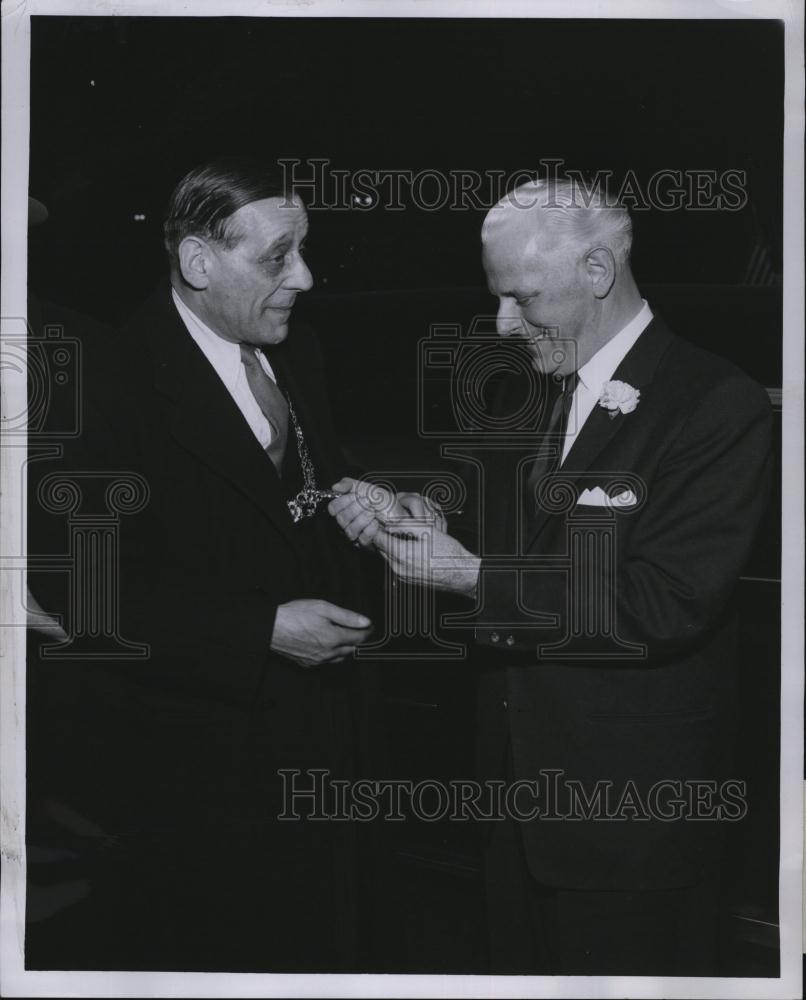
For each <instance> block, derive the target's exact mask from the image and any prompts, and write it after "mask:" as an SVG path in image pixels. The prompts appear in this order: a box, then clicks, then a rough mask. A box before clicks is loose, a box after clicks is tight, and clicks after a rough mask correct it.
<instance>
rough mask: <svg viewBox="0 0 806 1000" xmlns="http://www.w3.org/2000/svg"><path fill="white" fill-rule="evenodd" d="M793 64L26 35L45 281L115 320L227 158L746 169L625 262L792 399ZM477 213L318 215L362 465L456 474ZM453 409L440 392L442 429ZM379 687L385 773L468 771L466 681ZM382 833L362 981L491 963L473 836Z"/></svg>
mask: <svg viewBox="0 0 806 1000" xmlns="http://www.w3.org/2000/svg"><path fill="white" fill-rule="evenodd" d="M783 65H784V63H783V26H782V25H781V24H780V23H778V22H773V21H751V20H744V21H730V22H729V21H724V20H721V21H613V20H610V21H585V20H574V21H550V20H486V19H484V20H436V19H422V20H421V19H410V20H391V19H389V20H384V19H348V18H345V19H310V18H301V19H280V18H265V19H251V18H215V19H203V18H147V17H141V18H131V17H98V18H94V17H41V16H39V17H33V18H32V53H31V163H30V192H31V194H32V195H34V196H35V197H36V198H38V199H40V200H41V201H43V202H44V203H45V204H46V205H47V207H48V209H49V212H50V218H49V220H48V222H47V224H46V225H44V226H40V227H38V228H37V229H35V230H34V231H33V232H32V234H31V241H30V254H29V261H30V271H29V280H30V286H31V289H32V290H33V291H35V292H36V293H37V294H38V295H39V296H41V297H43V298H44V299H47V300H50V301H52V302H56V303H59V304H61V305H63V306H67V307H70V309H71V310H75V311H77V312H78V313H82V314H86V315H88V316H91V317H93V318H95V319H98V320H101V321H103V322H108V323H112V324H116V323H118V322H120V321H123V320H124V319H125V318H126V317H127V316H128V315H129V314H130V313H131V312H132V311H133V309H134V308H135V306H137V305H138V304H139V303H140V302H141V301H142V300H144V299H145V298H146V297H147V295H148V293H149V292H150V291H151V288H152V287H153V285H154V284H155V283H156V282H157V280H158V279H159V277H160V276H161V274H162V273H163V272H164V269H165V265H164V261H163V254H162V248H161V222H162V216H163V211H164V207H165V205H166V202H167V199H168V196H169V194H170V191H171V189H172V188H173V186H174V185H175V183H176V182H177V180H178V179H179V178H180V177H181V176H182V174H183V173H184V172H185V171H186V170H187V169H189V168H190V167H191V166H193V165H195V164H196V163H198V162H200V161H202V160H205V159H208V158H211V157H213V156H216V155H219V154H229V153H236V152H237V153H250V154H257V155H261V156H265V157H267V158H270V159H280V158H291V157H297V158H300V159H303V160H305V159H311V158H324V159H327V160H329V161H330V167H331V168H332V169H345V170H358V169H369V170H388V169H410V170H413V171H417V170H419V169H426V168H427V169H441V170H445V171H448V170H457V169H464V170H470V169H474V170H478V171H491V170H503V171H506V172H507V173H511V172H514V171H516V170H527V171H533V172H534V171H537V170H538V168H539V167H540V160H541V159H547V158H561V159H563V160H564V161H565V163H566V165H567V166H568V167H572V168H578V169H581V170H586V171H596V170H603V169H609V170H612V171H613V172H614V175H615V178H616V182H618V179H619V177H622V176H623V175H624V173H625V171H628V170H631V171H634V173H635V175H636V176H637V178H638V179H639V181H641V182H643V183H644V184H645V183H646V181H647V180H648V178H649V177H650V176H651V175H652V173H654V172H655V171H657V170H660V169H681V170H684V171H685V170H695V169H710V170H716V171H717V172H721V171H723V170H727V169H731V170H743V171H745V172H746V175H747V193H748V203H747V205H746V207H745V208H743V209H742V210H741V211H739V212H726V211H699V212H698V211H689V210H681V211H672V212H659V211H655V210H650V211H640V212H635V213H634V215H633V221H634V226H635V245H634V265H635V272H636V277H637V278H638V281H639V284H640V286H641V288H642V290H643V292H644V294H645V295H646V296H647V298H648V299H649V301H650V304H651V305H652V306H653V308H654V309H655V310H656V311H659V312H660V313H661V314H662V315H663V316H664V318H665V319H667V321H669V322H670V324H671V325H672V326H673V327H674V328H675V329H676V330H677V331H678V332H679V333H681V334H683V335H684V336H688V337H690V338H691V339H693V340H696V341H697V342H699V343H701V344H703V345H704V346H706V347H709V348H710V349H713V350H715V351H717V352H718V353H721V354H723V355H724V356H726V357H729V358H731V359H732V360H734V361H735V362H736V363H738V364H740V365H741V366H742V367H744V368H745V369H746V370H747V371H748V372H749V373H750V374H751V375H752V376H754V377H755V378H756V379H758V381H760V382H761V383H762V384H764V385H765V386H767V387H768V388H769V389H770V390H771V391H772V392H771V395H772V397H773V400H774V402H775V401H776V400H779V398H780V397H779V395H778V396H776V393H775V390H776V389H779V388H780V384H781V340H782V327H781V286H780V274H781V270H782V264H781V260H782V254H781V229H782V227H781V218H782V180H781V178H782V167H783V161H782V146H783ZM135 215H144V216H145V219H144V220H136V219H135V218H134V217H135ZM482 215H483V213H482V212H481V211H477V210H466V211H449V210H447V209H446V210H441V211H435V212H425V211H422V210H419V209H417V207H416V206H413V205H412V204H408V205H407V207H406V210H405V211H403V212H384V211H383V210H382V209H380V208H374V209H372V210H370V211H358V210H350V211H345V212H326V211H313V212H312V213H311V216H312V217H311V240H310V243H311V256H310V262H311V267H312V271H313V273H314V278H315V281H316V286H315V288H314V290H313V291H312V292H311V293H309V295H307V296H303V297H302V298H301V299H300V300H299V302H298V304H297V307H296V315H297V316H302V317H304V318H307V319H309V320H311V321H313V322H314V323H315V325H316V327H317V329H318V331H319V333H320V336H321V339H322V343H323V348H324V352H325V356H326V359H327V361H328V363H329V366H330V369H331V385H332V391H333V397H334V402H335V404H336V417H337V422H338V424H339V429H340V431H341V432H342V435H343V437H344V439H345V441H346V444H347V446H348V448H349V449H350V450H351V452H352V454H353V455H354V456H355V457H356V458H357V459H358V460H360V461H361V462H363V464H364V465H365V466H368V467H370V468H373V469H376V470H380V471H384V470H390V469H391V470H394V469H399V468H410V467H413V468H419V467H421V466H420V465H419V464H418V465H415V466H412V465H411V463H412V462H417V463H422V462H435V461H436V460H437V459H438V450H439V449H438V442H436V443H428V442H426V441H424V440H423V439H422V438H421V437H420V436H418V434H417V409H416V408H417V391H416V390H417V385H418V378H420V376H421V375H422V373H421V372H420V371H419V369H418V367H417V365H418V342H419V341H420V340H421V339H422V338H425V337H427V336H428V332H429V326H430V324H432V323H435V322H440V323H457V324H460V325H462V326H465V325H467V324H468V323H469V322H470V320H471V319H472V318H473V317H476V316H479V315H490V314H493V313H494V311H495V303H494V301H493V299H492V298H491V297H490V296H489V295H488V294H487V292H486V289H485V286H484V275H483V272H482V270H481V266H480V261H479V230H480V225H481V219H482ZM71 322H72V323H73V324H74V325H73V326H72V327H71V328H70V329H66V333H68V334H70V333H72V332H74V331H75V330H76V329H77V328H76V326H75V324H76V323H78V321H77V320H75V319H73V320H72V321H71ZM421 381H422V382H423V383H427V382H428V373H427V372H426V373H425V375H424V377H423V378H422V380H421ZM359 387H360V389H361V391H360V392H359V391H358V389H359ZM445 391H447V390H445ZM437 395H438V394H437ZM446 405H447V403H446V400H445V398H442V400H440V399H439V398H436V399H435V401H434V403H433V406H434V408H435V415H434V419H435V420H438V419H439V415H440V407H443V408H444V407H446ZM776 412H777V413H778V414H780V405H777V409H776ZM779 506H780V505H779V500H778V498H777V497H776V499H775V500H774V501H773V504H772V507H771V514H770V517H769V518H768V521H767V523H766V524H765V526H764V530H763V532H762V536H761V538H760V541H759V545H758V548H757V551H756V553H755V554H754V557H753V560H752V563H751V565H750V566H749V567H748V569H747V573H746V575H745V577H744V578H743V581H742V585H741V588H740V595H739V597H740V600H741V602H742V605H743V609H744V612H745V614H744V620H745V622H746V623H747V628H746V635H745V641H744V642H743V661H742V685H743V705H744V709H743V710H744V719H743V728H742V733H741V742H740V767H739V773H740V774H741V775H742V776H744V777H745V778H746V780H747V781H748V785H749V794H750V801H751V810H750V814H749V816H748V818H747V820H746V821H745V822H744V823H742V824H738V826H737V829H735V830H732V831H731V839H730V855H729V870H728V872H727V876H726V885H727V889H726V897H725V936H726V948H725V954H726V963H728V964H727V966H726V969H727V971H728V973H729V974H754V975H775V974H776V968H777V966H776V963H777V928H776V922H777V827H776V823H777V808H778V802H777V787H778V739H777V733H778V690H779V689H778V673H779V672H778V664H779V661H780V655H779V652H778V647H777V641H778V625H779V618H778V615H779V603H780V593H779V575H780V574H779V569H778V567H779V553H780V528H779V524H778V520H777V510H778V509H779ZM375 684H376V689H375V691H374V694H373V697H374V698H375V699H376V700H377V706H378V718H379V719H381V720H382V724H381V725H380V726H379V729H378V732H377V733H375V734H374V735H373V737H372V740H371V746H370V753H372V754H374V763H375V766H376V767H378V768H380V769H381V770H382V771H383V770H384V769H386V770H385V771H384V774H385V776H387V777H393V776H395V775H399V776H405V777H409V778H412V779H414V780H416V779H417V778H419V777H440V776H446V777H451V776H453V777H456V776H457V775H458V776H467V775H468V774H470V773H472V760H471V755H470V747H471V745H472V732H471V731H470V723H469V721H468V720H469V718H470V717H471V715H472V713H471V711H470V705H471V703H472V693H471V692H470V685H469V684H468V681H467V677H466V673H465V674H464V675H463V669H462V666H461V664H460V665H458V666H452V665H450V664H438V665H435V664H433V663H428V662H422V661H417V660H414V659H412V660H411V661H409V662H406V661H405V657H404V659H403V660H402V661H401V662H398V663H396V664H395V663H393V664H386V665H384V667H383V671H382V673H379V674H376V678H375ZM373 741H374V742H373ZM373 836H374V840H373V842H372V844H371V845H370V848H369V849H368V857H371V859H372V864H373V865H374V873H373V877H372V880H371V881H372V885H371V886H369V887H368V890H367V893H368V909H369V912H370V913H371V917H370V919H369V920H368V928H369V929H368V932H367V940H368V942H369V943H368V951H367V968H368V969H370V968H378V969H381V970H384V971H401V972H414V971H423V972H425V971H445V972H451V971H452V972H462V971H467V972H472V971H480V969H482V968H483V926H482V921H481V897H480V886H479V878H478V856H477V853H476V849H475V847H474V845H473V842H472V838H471V837H470V836H469V835H468V833H467V831H466V830H463V829H462V828H461V824H458V825H457V824H454V825H453V827H451V828H443V827H441V826H438V827H433V826H431V827H429V828H428V829H425V828H424V827H423V826H422V825H420V826H417V825H416V824H404V825H403V826H402V827H399V828H395V829H394V830H389V829H386V830H381V831H378V832H377V833H376V834H373Z"/></svg>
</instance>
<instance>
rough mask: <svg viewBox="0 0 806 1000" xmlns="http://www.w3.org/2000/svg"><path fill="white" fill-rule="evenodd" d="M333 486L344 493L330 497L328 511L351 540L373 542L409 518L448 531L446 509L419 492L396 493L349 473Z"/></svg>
mask: <svg viewBox="0 0 806 1000" xmlns="http://www.w3.org/2000/svg"><path fill="white" fill-rule="evenodd" d="M331 489H332V490H333V491H334V493H340V494H342V495H341V496H339V497H337V498H336V499H335V500H331V501H330V504H329V505H328V508H327V509H328V511H329V512H330V513H331V514H332V515H333V516H334V517H335V518H336V521H337V522H338V524H339V527H340V528H341V529H342V531H344V533H345V535H346V536H347V537H348V538H349V539H350V541H351V542H354V543H355V544H356V545H360V546H361V547H362V548H366V547H368V546H370V545H372V544H373V542H374V541H375V540H376V536H377V534H378V532H379V531H381V530H383V529H384V528H386V527H387V526H388V525H390V524H396V523H398V522H400V521H404V520H406V519H407V518H414V519H416V520H417V522H418V523H419V524H420V525H421V526H426V525H427V526H430V527H435V528H437V529H438V530H440V531H445V528H446V522H445V517H444V515H443V513H442V511H441V510H439V508H438V507H437V506H436V505H435V504H434V503H432V502H431V501H430V500H429V499H428V497H424V496H421V495H420V494H419V493H392V492H391V491H390V490H388V489H386V488H385V487H383V486H380V485H378V484H376V483H366V482H362V481H361V480H357V479H350V478H349V477H345V478H344V479H340V480H339V481H338V482H337V483H334V484H333V486H332V487H331Z"/></svg>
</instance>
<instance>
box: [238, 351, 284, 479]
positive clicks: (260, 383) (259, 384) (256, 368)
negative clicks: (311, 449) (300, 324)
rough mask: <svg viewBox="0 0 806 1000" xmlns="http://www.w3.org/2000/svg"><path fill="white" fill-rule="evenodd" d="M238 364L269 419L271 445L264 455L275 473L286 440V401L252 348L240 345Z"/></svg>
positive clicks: (282, 455) (280, 466) (278, 466)
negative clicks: (271, 464) (241, 365)
mask: <svg viewBox="0 0 806 1000" xmlns="http://www.w3.org/2000/svg"><path fill="white" fill-rule="evenodd" d="M241 361H243V366H244V370H245V371H246V381H247V382H248V384H249V388H250V389H251V390H252V395H253V396H254V397H255V400H256V401H257V405H258V406H259V407H260V409H261V411H262V412H263V416H264V417H265V418H266V420H268V422H269V427H270V428H271V442H270V443H269V446H268V447H267V448H266V454H267V455H268V456H269V458H270V459H271V460H272V462H273V463H274V467H275V468H276V469H277V472H278V474H279V473H280V472H281V470H282V467H283V458H284V457H285V448H286V442H287V441H288V402H287V400H286V398H285V396H284V395H283V393H282V391H281V390H280V389H279V388H278V387H277V384H276V382H274V381H273V380H272V379H271V378H270V377H269V376H268V375H267V374H266V372H265V371H264V369H263V365H261V363H260V360H259V359H258V357H257V355H256V354H255V349H254V347H251V346H250V345H249V344H241Z"/></svg>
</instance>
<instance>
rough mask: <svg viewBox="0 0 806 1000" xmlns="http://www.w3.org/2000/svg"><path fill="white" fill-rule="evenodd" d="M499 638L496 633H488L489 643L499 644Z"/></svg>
mask: <svg viewBox="0 0 806 1000" xmlns="http://www.w3.org/2000/svg"><path fill="white" fill-rule="evenodd" d="M500 641H501V636H500V635H499V634H498V633H497V632H490V642H500Z"/></svg>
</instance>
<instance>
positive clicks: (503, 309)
mask: <svg viewBox="0 0 806 1000" xmlns="http://www.w3.org/2000/svg"><path fill="white" fill-rule="evenodd" d="M495 328H496V330H497V332H498V336H499V337H514V336H517V335H518V334H521V333H523V320H522V319H521V316H520V313H519V311H518V307H517V306H516V305H515V303H514V302H512V301H510V300H507V299H502V300H501V301H500V302H499V304H498V313H497V315H496V317H495Z"/></svg>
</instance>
